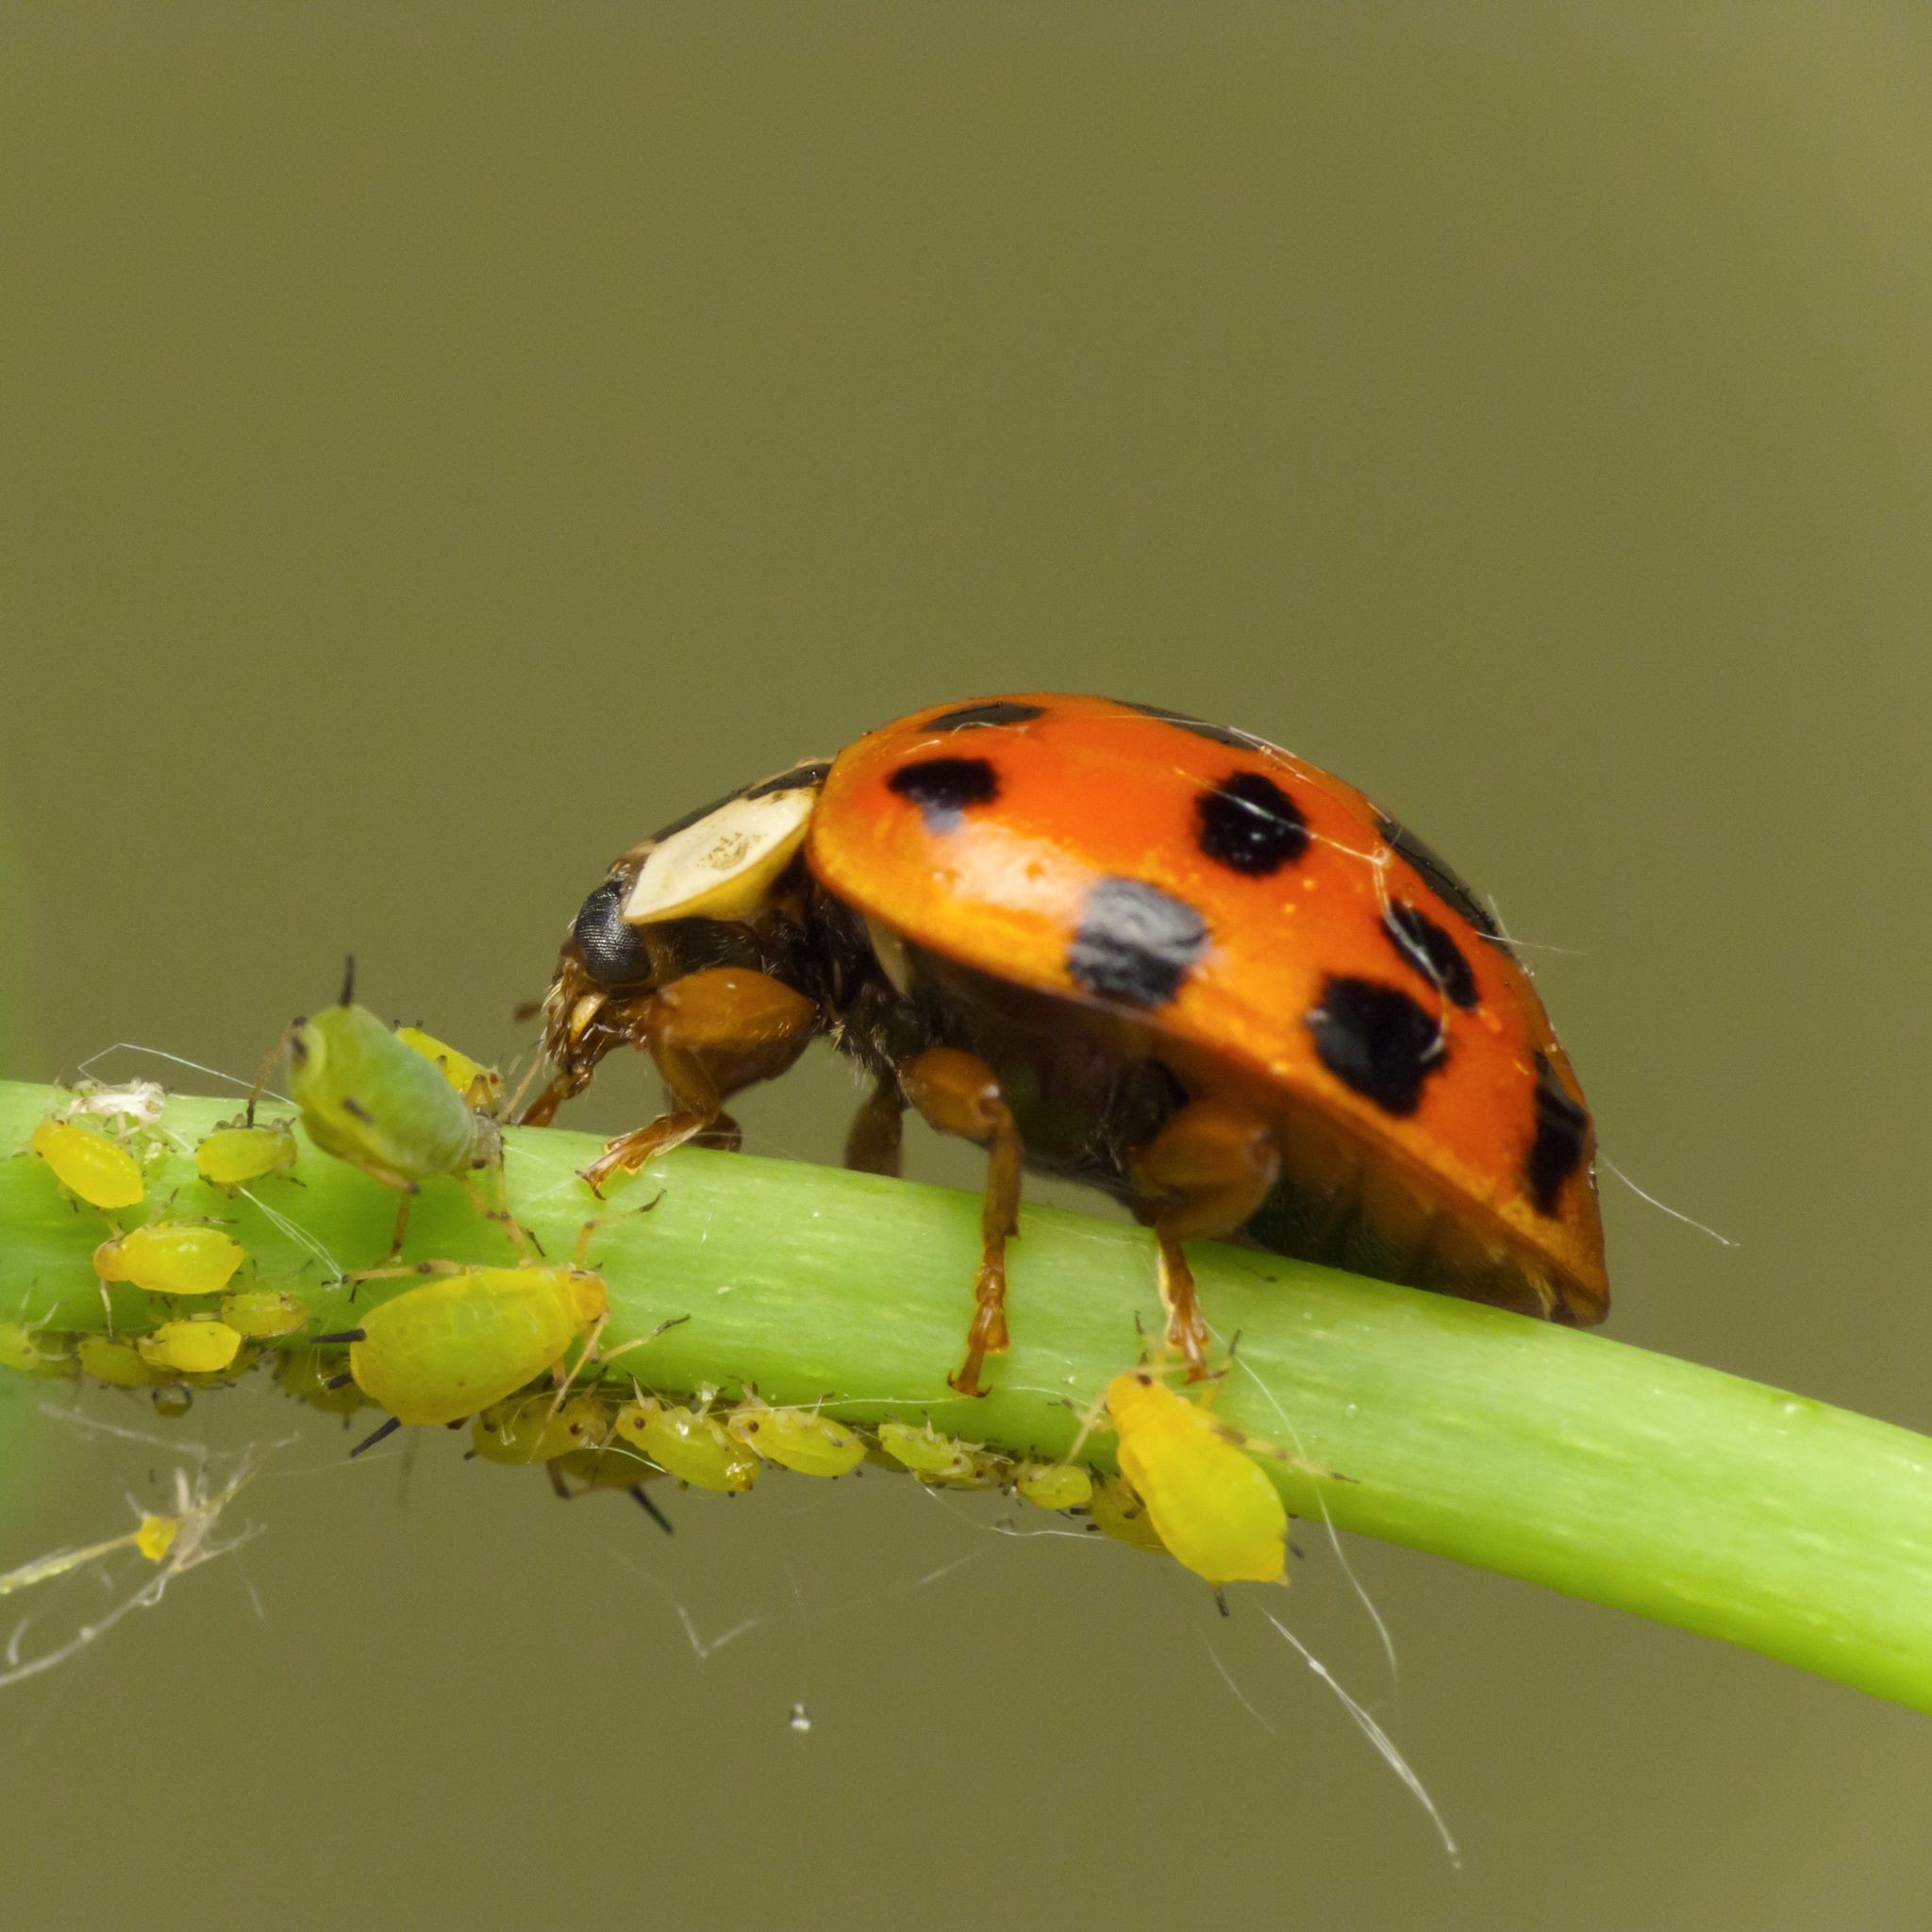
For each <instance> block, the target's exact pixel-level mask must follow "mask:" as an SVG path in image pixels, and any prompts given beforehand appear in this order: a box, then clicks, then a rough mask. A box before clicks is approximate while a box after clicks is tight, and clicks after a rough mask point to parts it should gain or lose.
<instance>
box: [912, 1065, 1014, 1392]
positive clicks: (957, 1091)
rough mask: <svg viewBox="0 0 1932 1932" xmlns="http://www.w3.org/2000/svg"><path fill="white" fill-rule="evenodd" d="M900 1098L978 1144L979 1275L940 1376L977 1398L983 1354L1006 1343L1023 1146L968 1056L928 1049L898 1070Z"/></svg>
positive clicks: (998, 1093)
mask: <svg viewBox="0 0 1932 1932" xmlns="http://www.w3.org/2000/svg"><path fill="white" fill-rule="evenodd" d="M899 1080H900V1084H901V1086H902V1087H903V1088H904V1090H905V1093H906V1098H907V1099H908V1101H909V1102H910V1103H911V1104H912V1105H913V1106H914V1107H915V1108H918V1110H919V1112H920V1115H921V1117H922V1118H923V1119H924V1121H925V1122H926V1124H928V1125H929V1126H930V1127H932V1128H933V1130H934V1131H935V1132H937V1133H941V1134H953V1135H957V1136H958V1138H959V1139H960V1140H962V1141H977V1142H978V1143H979V1144H980V1145H981V1146H982V1147H984V1148H985V1149H986V1193H985V1197H984V1200H983V1203H982V1206H981V1208H980V1217H979V1243H980V1245H979V1277H978V1279H977V1281H976V1282H975V1283H974V1310H973V1324H972V1326H971V1327H970V1328H969V1329H968V1330H967V1331H966V1359H965V1361H964V1362H962V1363H961V1364H960V1367H959V1371H958V1374H954V1375H949V1376H948V1377H947V1378H946V1379H947V1380H948V1381H949V1382H950V1383H951V1384H952V1386H953V1387H954V1388H955V1389H957V1390H958V1391H959V1393H960V1394H961V1395H977V1394H979V1393H981V1392H982V1391H981V1390H980V1387H979V1371H980V1367H981V1365H982V1364H983V1363H984V1361H985V1359H986V1357H988V1356H990V1355H999V1354H1001V1353H1002V1352H1003V1351H1004V1350H1005V1349H1006V1347H1007V1343H1008V1334H1007V1242H1008V1240H1009V1239H1010V1238H1011V1237H1012V1236H1013V1235H1014V1234H1016V1233H1017V1232H1018V1230H1019V1217H1020V1165H1021V1162H1022V1160H1023V1159H1024V1149H1023V1148H1022V1147H1021V1145H1020V1130H1019V1128H1018V1127H1016V1126H1015V1125H1014V1124H1013V1113H1012V1109H1011V1108H1009V1107H1008V1105H1007V1096H1006V1093H1005V1091H1003V1090H1002V1089H1001V1086H1000V1081H999V1075H998V1074H995V1073H994V1072H993V1070H992V1069H991V1067H990V1066H988V1065H987V1063H986V1062H985V1061H984V1060H982V1059H978V1058H974V1055H972V1054H970V1053H959V1052H957V1051H956V1050H955V1049H954V1048H952V1047H949V1046H933V1047H928V1048H927V1049H926V1050H925V1052H924V1053H922V1054H919V1055H917V1056H915V1057H914V1058H912V1059H910V1060H908V1062H907V1063H906V1065H905V1066H904V1067H902V1068H901V1069H900V1070H899Z"/></svg>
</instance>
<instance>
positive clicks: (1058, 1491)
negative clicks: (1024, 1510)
mask: <svg viewBox="0 0 1932 1932" xmlns="http://www.w3.org/2000/svg"><path fill="white" fill-rule="evenodd" d="M1013 1488H1014V1490H1015V1491H1017V1492H1018V1494H1019V1497H1020V1500H1021V1501H1022V1502H1024V1503H1031V1504H1032V1505H1033V1507H1035V1508H1036V1509H1084V1508H1086V1507H1087V1506H1088V1504H1089V1503H1091V1501H1092V1500H1093V1478H1092V1477H1091V1475H1089V1474H1087V1472H1086V1471H1085V1470H1084V1469H1082V1468H1081V1467H1080V1465H1079V1464H1078V1463H1077V1462H1023V1463H1022V1464H1021V1465H1020V1473H1019V1474H1017V1475H1016V1476H1015V1477H1014V1478H1013Z"/></svg>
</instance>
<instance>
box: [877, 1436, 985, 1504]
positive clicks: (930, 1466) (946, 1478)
mask: <svg viewBox="0 0 1932 1932" xmlns="http://www.w3.org/2000/svg"><path fill="white" fill-rule="evenodd" d="M877 1434H878V1445H879V1447H880V1448H881V1449H882V1450H883V1451H884V1452H885V1453H886V1455H887V1456H889V1457H891V1459H892V1460H893V1461H894V1462H896V1463H897V1464H899V1466H900V1467H901V1468H902V1469H909V1470H910V1471H911V1472H912V1474H914V1475H916V1476H917V1477H918V1478H919V1479H920V1481H921V1482H923V1483H935V1484H939V1485H941V1487H943V1488H946V1489H952V1490H996V1489H998V1488H999V1487H1000V1486H1001V1485H1002V1484H1003V1483H1004V1482H1005V1480H1006V1474H1007V1464H1006V1462H1005V1460H1004V1459H1003V1458H1002V1457H997V1456H994V1455H992V1454H991V1452H990V1451H988V1450H986V1449H984V1448H982V1447H980V1446H979V1445H978V1444H977V1443H974V1442H959V1441H954V1439H953V1438H952V1437H950V1436H942V1435H941V1434H940V1433H939V1431H938V1430H937V1429H935V1428H934V1427H933V1425H932V1424H930V1423H925V1424H922V1425H921V1426H920V1427H918V1428H914V1427H913V1426H912V1424H910V1423H902V1422H899V1421H898V1420H896V1419H888V1420H887V1421H885V1422H882V1423H881V1424H879V1425H878V1430H877Z"/></svg>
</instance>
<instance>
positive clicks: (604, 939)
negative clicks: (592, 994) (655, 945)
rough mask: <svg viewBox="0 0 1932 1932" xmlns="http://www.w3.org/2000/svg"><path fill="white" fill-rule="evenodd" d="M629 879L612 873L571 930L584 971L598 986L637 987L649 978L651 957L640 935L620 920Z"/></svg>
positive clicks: (587, 902) (632, 927)
mask: <svg viewBox="0 0 1932 1932" xmlns="http://www.w3.org/2000/svg"><path fill="white" fill-rule="evenodd" d="M628 891H630V880H629V879H627V878H626V877H625V875H624V874H622V873H612V874H610V876H609V877H608V879H606V880H605V881H604V883H603V884H602V885H601V886H599V887H598V888H597V890H596V891H594V892H592V893H591V896H590V897H589V898H588V899H586V900H585V901H584V904H583V909H582V910H581V911H580V912H578V914H577V916H576V923H575V925H573V926H572V927H571V933H572V936H573V937H574V938H575V941H576V942H577V951H578V952H579V953H580V954H582V955H583V960H584V971H585V972H586V973H588V974H590V975H591V978H592V979H594V980H595V981H596V982H597V984H598V985H599V986H641V985H642V984H644V983H645V982H646V981H648V980H649V978H650V976H651V957H650V951H649V948H648V947H646V945H645V944H644V936H643V934H642V933H641V932H640V931H639V930H638V929H637V927H636V926H634V925H626V924H625V919H624V899H625V893H626V892H628Z"/></svg>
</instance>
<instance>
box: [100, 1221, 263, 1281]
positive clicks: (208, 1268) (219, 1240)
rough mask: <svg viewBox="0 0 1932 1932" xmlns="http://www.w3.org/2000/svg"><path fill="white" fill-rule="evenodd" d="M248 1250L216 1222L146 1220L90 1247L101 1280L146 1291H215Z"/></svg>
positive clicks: (246, 1255) (237, 1265) (237, 1266)
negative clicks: (210, 1224)
mask: <svg viewBox="0 0 1932 1932" xmlns="http://www.w3.org/2000/svg"><path fill="white" fill-rule="evenodd" d="M247 1258H248V1251H247V1249H246V1248H244V1247H243V1246H242V1243H241V1242H240V1241H236V1240H235V1239H234V1237H233V1236H231V1235H225V1234H224V1233H223V1232H222V1231H221V1229H220V1228H218V1227H198V1226H196V1225H194V1224H192V1223H187V1222H175V1221H151V1222H149V1223H148V1224H147V1225H146V1226H145V1227H137V1228H135V1229H133V1230H132V1231H131V1232H130V1233H127V1234H117V1235H115V1236H113V1237H112V1238H111V1239H109V1240H108V1241H103V1242H102V1243H101V1244H100V1246H99V1247H97V1248H96V1249H95V1250H94V1273H95V1274H98V1275H99V1276H100V1277H101V1279H102V1280H103V1281H131V1282H133V1284H134V1285H135V1287H136V1288H144V1289H146V1290H147V1291H148V1292H149V1293H150V1294H220V1293H221V1291H223V1290H224V1289H225V1288H226V1287H227V1285H228V1282H229V1279H230V1278H231V1277H232V1276H233V1274H234V1273H235V1271H236V1269H238V1268H239V1267H241V1265H242V1262H243V1261H245V1260H246V1259H247Z"/></svg>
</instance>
